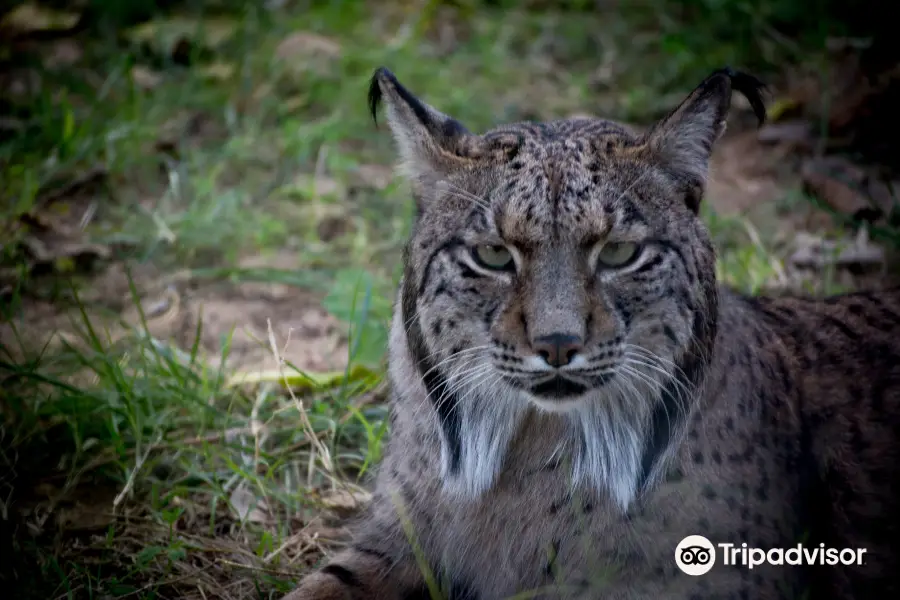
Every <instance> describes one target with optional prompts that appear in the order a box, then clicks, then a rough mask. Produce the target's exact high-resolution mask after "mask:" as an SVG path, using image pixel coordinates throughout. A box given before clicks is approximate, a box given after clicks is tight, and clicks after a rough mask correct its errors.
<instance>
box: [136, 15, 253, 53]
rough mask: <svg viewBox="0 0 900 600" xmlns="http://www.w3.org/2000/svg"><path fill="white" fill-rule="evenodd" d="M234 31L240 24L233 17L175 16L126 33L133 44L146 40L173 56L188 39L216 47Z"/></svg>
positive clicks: (144, 24) (212, 48) (229, 37)
mask: <svg viewBox="0 0 900 600" xmlns="http://www.w3.org/2000/svg"><path fill="white" fill-rule="evenodd" d="M235 31H237V24H236V23H235V21H233V20H231V19H226V18H223V17H219V18H214V19H193V18H188V17H178V16H176V17H172V18H169V19H157V20H154V21H149V22H147V23H142V24H141V25H138V26H137V27H133V28H132V29H129V30H128V31H126V32H125V36H126V37H127V38H128V39H129V40H130V41H131V42H132V43H134V44H143V45H146V46H149V47H150V48H152V49H153V50H154V51H156V52H157V53H159V54H161V55H164V56H172V55H173V54H175V53H176V51H179V46H180V45H183V44H185V43H188V44H191V45H195V46H198V47H201V48H205V49H207V50H215V49H217V48H218V47H219V46H221V45H222V44H223V43H225V42H226V41H228V40H229V39H231V37H232V36H234V33H235Z"/></svg>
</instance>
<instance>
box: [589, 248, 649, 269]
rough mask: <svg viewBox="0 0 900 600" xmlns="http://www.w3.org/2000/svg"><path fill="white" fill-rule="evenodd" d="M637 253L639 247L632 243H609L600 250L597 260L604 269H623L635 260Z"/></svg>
mask: <svg viewBox="0 0 900 600" xmlns="http://www.w3.org/2000/svg"><path fill="white" fill-rule="evenodd" d="M639 251H640V246H638V245H637V244H634V243H632V242H609V243H607V244H604V245H603V247H602V248H600V253H599V254H598V255H597V260H598V262H599V263H600V264H601V265H603V266H604V267H610V268H619V267H624V266H625V265H627V264H628V263H630V262H631V261H633V260H634V259H635V258H637V256H638V253H639Z"/></svg>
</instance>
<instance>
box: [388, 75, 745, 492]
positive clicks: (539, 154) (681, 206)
mask: <svg viewBox="0 0 900 600" xmlns="http://www.w3.org/2000/svg"><path fill="white" fill-rule="evenodd" d="M711 81H713V80H711ZM715 81H718V82H719V83H718V84H715V82H713V83H710V84H709V85H707V86H706V87H703V86H701V88H698V90H697V91H695V92H694V94H692V95H691V96H690V97H689V98H688V99H687V100H686V101H685V103H683V104H682V105H681V106H680V107H679V108H678V109H676V110H675V111H674V112H673V113H672V114H671V115H670V116H669V117H668V118H667V119H665V120H663V121H661V122H660V123H658V124H657V125H656V126H655V127H654V128H652V129H651V130H650V131H649V132H648V133H647V134H645V135H642V136H638V135H635V134H633V133H631V132H629V131H628V130H627V129H626V128H624V127H623V126H621V125H618V124H615V123H612V122H609V121H603V120H587V119H576V120H564V121H556V122H551V123H544V124H516V125H507V126H503V127H500V128H498V129H495V130H492V131H490V132H488V133H486V134H484V135H475V134H472V133H469V132H468V131H467V130H466V129H465V128H464V127H463V126H462V125H461V124H460V123H458V122H457V121H455V120H453V119H452V118H450V117H447V116H445V115H442V114H441V113H439V112H437V111H436V110H434V109H433V108H431V107H429V106H427V105H425V104H424V103H422V102H421V101H419V100H418V99H416V98H415V97H414V96H412V95H411V94H410V93H409V92H408V91H407V90H406V89H405V88H403V87H402V86H401V85H400V84H399V83H398V82H397V81H396V79H394V77H393V76H392V75H391V74H390V73H388V72H386V71H380V72H379V73H378V74H377V75H376V78H375V80H374V82H373V87H372V94H371V96H370V99H371V100H372V103H373V107H374V105H375V103H376V102H377V101H378V100H379V99H380V98H381V97H382V96H383V97H384V98H385V99H386V100H387V101H386V104H387V107H388V117H389V121H390V124H391V128H392V130H393V132H394V135H395V138H396V140H397V142H398V145H399V148H400V152H401V155H402V158H403V168H404V171H405V174H406V175H407V177H408V178H409V180H410V182H411V183H412V187H413V194H414V196H415V199H416V202H417V207H418V217H417V220H416V223H415V225H414V231H413V235H412V238H411V240H410V242H409V245H408V247H407V254H406V269H405V273H404V285H403V290H402V295H401V296H402V308H403V310H402V313H403V314H402V319H403V323H404V328H405V331H406V340H405V342H406V344H405V345H406V346H407V347H408V348H409V352H410V354H411V355H412V357H413V359H414V362H415V363H416V364H417V365H418V368H419V370H420V372H421V374H422V378H423V381H424V383H425V385H426V387H427V388H428V390H429V396H430V399H431V401H432V402H433V403H434V406H435V409H436V411H437V413H438V415H439V418H440V423H441V426H442V429H443V432H444V440H443V442H444V446H443V456H444V472H445V477H446V478H447V479H448V481H449V480H453V479H454V478H456V479H457V480H458V482H459V483H461V484H462V489H463V491H464V492H466V493H469V494H475V493H478V492H479V491H483V490H484V489H486V487H488V486H489V485H490V483H491V482H492V481H493V478H494V476H495V475H496V472H497V470H498V468H499V464H500V461H502V456H503V450H504V448H505V445H506V444H507V442H508V440H509V438H510V436H512V435H513V433H514V432H515V429H516V425H517V423H518V419H519V418H520V417H521V416H522V415H523V414H524V412H525V411H526V410H527V409H528V407H529V406H532V405H533V406H536V407H538V408H539V409H541V410H547V411H553V412H560V413H564V415H565V416H566V418H567V419H569V421H570V423H571V425H572V427H573V429H574V431H575V432H576V435H575V436H574V439H576V440H578V441H577V442H576V443H575V449H574V450H573V452H574V456H575V464H574V467H573V468H574V475H575V478H576V479H580V478H582V477H584V476H588V477H590V478H593V479H595V480H596V481H595V483H597V484H598V485H602V486H603V487H607V486H610V485H611V487H612V489H613V490H614V496H616V497H617V498H618V499H619V500H620V502H622V503H627V502H628V500H629V499H630V498H631V497H632V496H633V493H634V490H635V489H636V486H637V485H638V479H639V475H638V474H639V472H640V471H641V469H642V464H641V460H642V459H641V457H642V455H644V454H646V453H645V452H644V450H645V448H646V447H647V446H648V444H652V443H656V441H654V440H656V439H657V438H659V439H658V440H657V441H658V442H660V443H661V444H662V445H663V446H664V445H665V444H666V442H667V441H668V437H669V436H670V435H671V433H672V432H673V431H674V427H675V426H676V425H677V424H678V423H679V422H681V421H683V419H684V417H685V416H686V415H687V414H688V413H689V412H690V410H691V409H692V407H691V404H692V401H693V398H694V395H695V391H696V387H697V386H698V385H699V384H700V383H701V375H700V373H701V372H702V366H703V365H704V364H705V361H706V360H707V355H708V350H709V347H710V344H711V343H712V338H713V336H714V332H715V323H714V315H715V314H716V309H717V306H716V292H715V270H714V254H713V251H712V248H711V245H710V241H709V237H708V235H707V233H706V231H705V229H704V227H703V226H702V224H701V223H700V221H699V220H698V218H697V216H696V211H697V208H698V205H699V201H700V197H701V196H702V190H703V185H704V181H705V174H706V164H707V159H708V155H709V151H710V148H711V145H712V143H713V141H714V140H715V139H716V137H717V136H718V135H719V134H720V132H721V130H722V122H723V117H724V111H725V109H727V98H728V97H730V88H729V90H728V93H723V90H721V89H718V88H716V85H720V86H721V85H726V86H727V85H729V83H728V79H727V77H723V78H719V79H718V80H715ZM722 82H725V83H722ZM722 98H726V100H722ZM393 350H394V349H393V348H392V351H393ZM643 468H644V470H645V471H649V470H650V469H651V468H652V465H643Z"/></svg>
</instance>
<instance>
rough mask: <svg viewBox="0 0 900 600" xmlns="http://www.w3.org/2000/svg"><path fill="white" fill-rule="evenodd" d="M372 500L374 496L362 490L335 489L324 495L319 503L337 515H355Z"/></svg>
mask: <svg viewBox="0 0 900 600" xmlns="http://www.w3.org/2000/svg"><path fill="white" fill-rule="evenodd" d="M371 500H372V494H370V493H369V492H367V491H365V490H362V489H359V490H349V489H335V490H330V491H328V492H325V493H324V494H322V497H321V498H320V500H319V503H320V504H321V505H322V506H324V507H325V508H328V509H330V510H333V511H335V512H337V513H353V512H356V511H358V510H359V509H361V508H363V507H364V506H366V505H367V504H368V503H369V502H370V501H371Z"/></svg>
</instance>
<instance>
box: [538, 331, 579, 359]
mask: <svg viewBox="0 0 900 600" xmlns="http://www.w3.org/2000/svg"><path fill="white" fill-rule="evenodd" d="M531 346H532V348H534V351H535V352H537V353H538V355H539V356H540V357H541V358H543V359H544V361H545V362H546V363H547V364H548V365H550V366H552V367H557V368H559V367H564V366H566V365H567V364H569V363H570V362H572V359H573V358H574V357H575V355H576V354H578V353H579V352H580V351H581V349H582V348H583V342H582V341H581V338H580V337H578V336H577V335H571V334H568V333H551V334H550V335H545V336H542V337H539V338H537V339H535V340H534V341H533V342H532V344H531Z"/></svg>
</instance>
